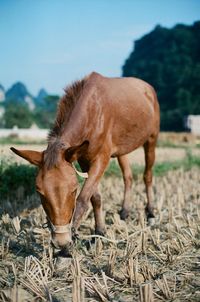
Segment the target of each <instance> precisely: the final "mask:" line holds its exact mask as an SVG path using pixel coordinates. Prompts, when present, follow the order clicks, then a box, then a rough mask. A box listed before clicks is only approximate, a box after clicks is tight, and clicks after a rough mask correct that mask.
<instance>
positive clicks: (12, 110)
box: [4, 101, 33, 128]
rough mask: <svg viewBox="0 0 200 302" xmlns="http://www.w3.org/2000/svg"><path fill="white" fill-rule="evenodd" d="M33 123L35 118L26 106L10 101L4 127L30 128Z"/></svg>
mask: <svg viewBox="0 0 200 302" xmlns="http://www.w3.org/2000/svg"><path fill="white" fill-rule="evenodd" d="M32 123H33V116H32V113H31V112H30V110H29V108H28V106H27V105H25V104H20V103H18V102H15V101H9V103H8V104H7V105H6V106H5V113H4V125H5V128H12V127H13V126H18V127H19V128H29V127H30V126H31V124H32Z"/></svg>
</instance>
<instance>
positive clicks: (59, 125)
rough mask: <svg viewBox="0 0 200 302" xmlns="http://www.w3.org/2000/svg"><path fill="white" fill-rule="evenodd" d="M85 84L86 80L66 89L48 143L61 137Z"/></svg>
mask: <svg viewBox="0 0 200 302" xmlns="http://www.w3.org/2000/svg"><path fill="white" fill-rule="evenodd" d="M84 84H85V78H83V79H82V80H79V81H76V82H74V83H72V84H71V85H69V86H67V87H66V88H65V95H64V96H63V97H62V98H61V100H60V102H59V104H58V109H57V114H56V119H55V122H54V125H53V128H52V129H51V130H50V132H49V135H48V143H51V141H52V140H53V141H54V139H56V138H58V137H60V136H61V134H62V131H63V129H64V126H65V125H66V123H67V122H68V120H69V117H70V115H71V112H72V110H73V108H74V106H75V104H76V103H77V101H78V99H79V97H80V95H81V93H82V91H83V88H84Z"/></svg>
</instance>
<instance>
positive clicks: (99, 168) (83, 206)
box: [73, 156, 109, 232]
mask: <svg viewBox="0 0 200 302" xmlns="http://www.w3.org/2000/svg"><path fill="white" fill-rule="evenodd" d="M108 162H109V157H108V156H106V157H105V156H98V159H96V160H95V161H94V162H93V163H92V164H91V165H90V168H89V172H88V178H87V180H86V181H85V183H84V185H83V188H82V190H81V192H80V194H79V196H78V198H77V201H76V209H75V213H74V217H73V231H74V232H76V230H77V229H78V227H79V225H80V222H81V218H82V217H83V214H84V213H85V212H86V211H87V210H88V207H89V202H90V199H91V197H92V196H95V193H96V192H97V188H98V184H99V181H100V178H101V176H102V175H103V173H104V171H105V169H106V167H107V165H108Z"/></svg>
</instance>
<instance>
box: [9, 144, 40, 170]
mask: <svg viewBox="0 0 200 302" xmlns="http://www.w3.org/2000/svg"><path fill="white" fill-rule="evenodd" d="M10 150H12V151H13V152H14V153H15V154H17V155H19V156H21V157H23V158H24V159H26V160H27V161H29V162H30V163H31V164H33V165H36V166H39V165H40V164H41V163H42V154H43V152H38V151H32V150H17V149H15V148H13V147H11V148H10Z"/></svg>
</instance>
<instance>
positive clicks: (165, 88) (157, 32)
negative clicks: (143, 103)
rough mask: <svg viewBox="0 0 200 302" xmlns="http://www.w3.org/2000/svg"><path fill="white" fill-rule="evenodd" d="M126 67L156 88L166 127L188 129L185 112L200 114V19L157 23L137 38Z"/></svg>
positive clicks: (166, 128)
mask: <svg viewBox="0 0 200 302" xmlns="http://www.w3.org/2000/svg"><path fill="white" fill-rule="evenodd" d="M122 69H123V76H128V77H129V76H135V77H139V78H141V79H143V80H145V81H147V82H149V83H150V84H152V85H153V86H154V88H155V89H156V91H157V94H158V99H159V102H160V108H161V129H162V130H177V131H182V130H184V123H183V120H184V117H185V115H188V114H200V85H199V83H200V21H198V22H195V23H194V24H193V25H191V26H186V25H183V24H178V25H176V26H175V27H173V28H172V29H167V28H164V27H161V26H156V27H155V29H154V30H153V31H152V32H150V33H149V34H147V35H145V36H143V37H142V38H141V39H139V40H137V41H136V42H135V47H134V50H133V51H132V52H131V54H130V56H129V58H128V59H127V60H126V61H125V64H124V66H123V68H122Z"/></svg>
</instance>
